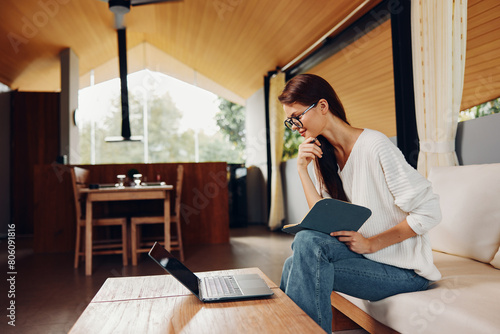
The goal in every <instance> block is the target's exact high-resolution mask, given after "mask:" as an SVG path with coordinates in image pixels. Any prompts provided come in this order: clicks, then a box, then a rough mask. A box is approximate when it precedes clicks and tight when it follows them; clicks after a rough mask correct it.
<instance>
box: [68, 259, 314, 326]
mask: <svg viewBox="0 0 500 334" xmlns="http://www.w3.org/2000/svg"><path fill="white" fill-rule="evenodd" d="M222 273H223V274H230V275H235V274H249V273H256V274H258V275H260V276H261V277H262V278H263V279H264V280H265V281H266V283H267V284H268V285H269V287H270V288H271V289H272V290H273V292H274V295H273V296H272V297H271V298H265V299H252V300H242V301H231V302H218V303H203V302H201V301H200V300H199V299H198V298H197V297H196V296H194V295H193V294H191V292H189V290H187V289H186V288H185V287H184V286H182V285H181V284H180V283H179V282H178V281H177V280H175V279H174V278H173V277H172V276H170V275H157V276H139V277H121V278H108V279H107V280H106V282H104V284H103V286H102V287H101V289H100V290H99V292H98V293H97V294H96V295H95V297H94V298H93V299H92V301H91V302H90V304H89V305H88V306H87V308H86V309H85V311H84V312H83V313H82V315H81V316H80V318H79V319H78V320H77V322H76V323H75V324H74V325H73V328H72V329H71V331H70V333H72V334H75V333H85V334H86V333H181V332H182V333H321V332H322V329H321V327H319V326H318V325H317V324H316V323H315V322H314V321H313V320H312V319H311V318H310V317H309V316H308V315H307V314H305V313H304V311H302V309H300V308H299V307H298V306H297V305H296V304H295V303H294V302H293V301H292V300H291V299H290V298H289V297H288V296H287V295H285V294H284V293H283V292H282V291H281V290H280V288H279V287H278V286H277V285H276V284H275V283H274V282H272V281H271V280H270V279H269V278H268V277H267V276H266V275H264V273H262V271H260V270H259V269H258V268H245V269H235V270H224V271H212V272H203V273H197V275H198V276H200V277H202V276H211V275H220V274H222Z"/></svg>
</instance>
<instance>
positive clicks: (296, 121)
mask: <svg viewBox="0 0 500 334" xmlns="http://www.w3.org/2000/svg"><path fill="white" fill-rule="evenodd" d="M317 103H318V102H315V103H313V104H311V106H309V108H307V109H306V110H304V112H303V113H302V114H300V115H299V116H296V117H289V118H287V119H286V120H285V126H286V127H287V128H289V129H290V130H292V131H293V126H295V127H297V128H299V129H300V128H302V127H303V126H304V125H303V124H302V122H301V121H300V118H301V117H302V116H304V115H305V114H306V112H308V111H309V110H311V109H312V108H314V107H316V104H317Z"/></svg>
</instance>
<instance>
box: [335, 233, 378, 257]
mask: <svg viewBox="0 0 500 334" xmlns="http://www.w3.org/2000/svg"><path fill="white" fill-rule="evenodd" d="M330 235H331V236H332V237H337V239H339V241H341V242H343V243H345V244H346V245H347V247H349V249H350V250H351V251H353V252H354V253H358V254H370V253H373V250H372V246H373V245H372V242H371V239H367V238H365V237H363V236H362V235H361V233H359V232H355V231H339V232H332V233H330Z"/></svg>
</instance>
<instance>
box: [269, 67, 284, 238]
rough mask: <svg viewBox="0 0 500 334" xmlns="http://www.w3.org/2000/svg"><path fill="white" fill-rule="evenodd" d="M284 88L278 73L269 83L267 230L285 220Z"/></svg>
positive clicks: (279, 225)
mask: <svg viewBox="0 0 500 334" xmlns="http://www.w3.org/2000/svg"><path fill="white" fill-rule="evenodd" d="M283 88H285V73H283V72H278V73H277V74H275V75H274V76H272V77H271V79H270V82H269V131H270V132H271V133H270V137H271V165H272V167H271V171H272V174H271V180H270V182H271V210H270V213H269V222H268V225H269V228H270V229H271V230H276V229H278V228H280V227H281V225H282V222H283V220H284V219H285V209H284V202H283V187H282V182H281V169H280V166H281V157H282V155H283V141H284V139H283V136H284V135H285V126H284V125H283V120H284V119H285V112H284V110H283V106H282V105H281V103H280V102H279V101H278V96H279V95H280V94H281V92H282V91H283Z"/></svg>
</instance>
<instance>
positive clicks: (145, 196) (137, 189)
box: [80, 184, 174, 276]
mask: <svg viewBox="0 0 500 334" xmlns="http://www.w3.org/2000/svg"><path fill="white" fill-rule="evenodd" d="M173 188H174V187H173V186H172V185H167V184H160V185H156V184H155V185H141V186H125V187H117V186H114V185H111V186H109V185H102V186H99V187H98V188H97V189H90V188H81V189H80V192H81V193H82V195H85V196H86V200H85V201H86V221H85V275H87V276H90V275H92V218H93V215H92V206H93V205H92V204H93V203H94V202H112V201H137V200H163V217H164V226H165V228H164V231H165V232H164V234H165V248H166V249H170V191H171V190H172V189H173Z"/></svg>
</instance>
